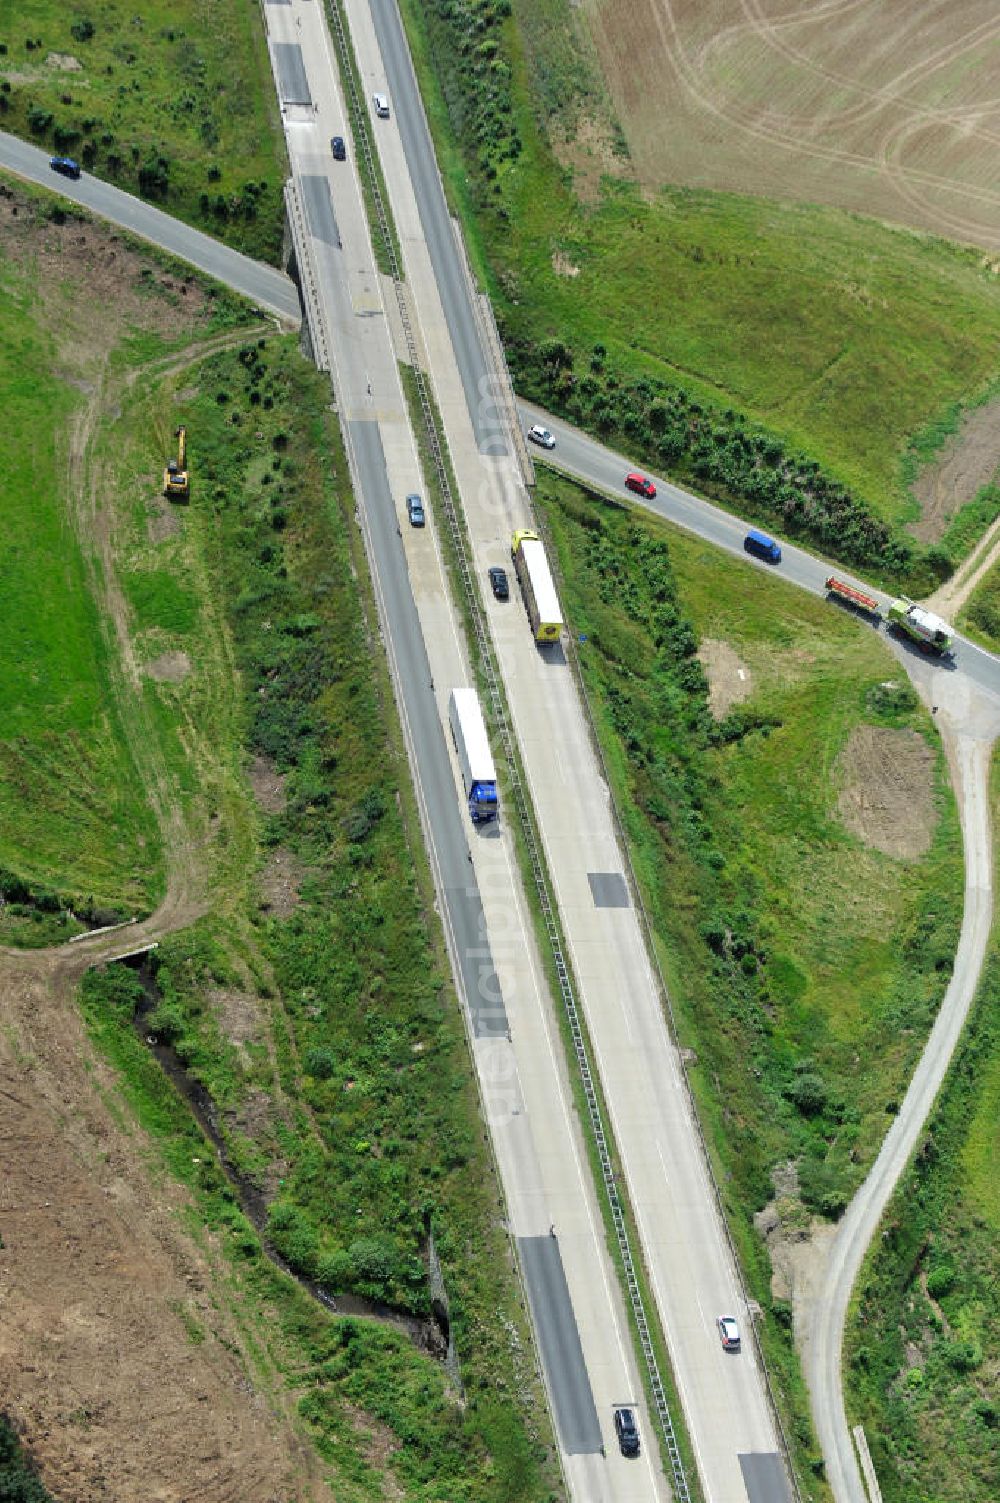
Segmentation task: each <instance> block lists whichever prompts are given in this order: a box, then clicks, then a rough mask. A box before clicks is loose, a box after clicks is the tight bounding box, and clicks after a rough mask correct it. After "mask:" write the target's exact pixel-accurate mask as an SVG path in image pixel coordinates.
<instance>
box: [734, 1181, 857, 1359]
mask: <svg viewBox="0 0 1000 1503" xmlns="http://www.w3.org/2000/svg"><path fill="white" fill-rule="evenodd" d="M772 1181H773V1183H774V1192H775V1194H774V1199H773V1200H771V1201H768V1203H767V1205H766V1206H765V1207H764V1209H763V1210H762V1211H758V1212H757V1214H756V1215H755V1216H754V1219H753V1220H754V1226H755V1227H756V1229H757V1232H758V1235H759V1236H760V1237H761V1239H762V1240H763V1242H764V1243H765V1245H766V1247H767V1250H768V1253H769V1255H770V1258H771V1294H772V1296H773V1297H774V1299H779V1300H785V1301H787V1303H789V1304H790V1305H791V1307H792V1319H793V1325H794V1329H795V1332H796V1334H797V1335H799V1334H800V1333H801V1332H802V1331H804V1330H805V1329H807V1326H808V1319H807V1317H808V1311H809V1307H810V1305H811V1302H812V1300H813V1299H815V1298H816V1296H817V1294H818V1292H819V1289H820V1285H821V1281H822V1276H823V1270H824V1267H825V1265H826V1259H827V1254H828V1250H829V1246H830V1243H831V1241H832V1240H833V1238H834V1237H835V1235H836V1232H837V1228H836V1226H834V1225H833V1224H832V1223H831V1222H829V1221H824V1220H823V1219H822V1218H821V1217H819V1216H812V1215H810V1213H809V1211H807V1210H806V1208H805V1206H804V1205H803V1204H802V1201H801V1200H800V1199H799V1186H798V1174H797V1172H796V1169H795V1165H794V1164H787V1165H778V1166H776V1167H775V1169H774V1171H773V1172H772Z"/></svg>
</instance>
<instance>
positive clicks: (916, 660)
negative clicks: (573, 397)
mask: <svg viewBox="0 0 1000 1503" xmlns="http://www.w3.org/2000/svg"><path fill="white" fill-rule="evenodd" d="M521 416H522V420H523V421H524V423H525V424H526V425H530V424H531V423H535V422H541V423H543V424H544V425H545V426H546V427H548V428H549V429H550V430H551V432H552V433H553V435H554V436H555V437H556V450H555V451H554V452H553V453H552V454H551V455H549V454H546V456H545V458H546V461H547V462H549V461H551V462H552V463H553V465H554V467H556V468H558V469H562V470H564V471H565V472H566V473H567V474H571V475H574V476H576V477H577V478H579V479H582V480H584V481H585V482H586V483H588V484H590V485H593V486H596V487H597V488H598V489H600V490H603V491H607V492H608V493H610V494H611V495H620V496H621V497H622V498H623V499H625V498H628V499H629V500H630V501H632V502H633V503H634V504H636V505H639V506H641V507H643V508H644V509H646V510H649V511H655V512H656V513H657V514H658V515H660V516H663V517H665V518H668V519H669V520H671V521H673V522H676V523H677V524H678V525H680V526H682V527H684V528H685V529H687V530H688V531H690V532H693V533H696V534H697V535H698V536H699V537H703V538H705V539H706V540H707V541H709V542H711V543H713V544H715V545H716V546H718V547H721V548H725V549H726V550H728V551H729V552H731V553H734V554H737V555H738V556H740V557H741V558H743V559H744V560H745V561H746V563H747V566H748V567H752V568H762V569H771V566H769V565H767V564H763V563H761V562H759V561H757V560H752V559H750V558H748V557H747V555H746V554H745V553H744V552H743V537H744V536H745V533H746V524H745V523H744V522H742V521H741V520H740V519H739V518H737V517H734V516H732V515H731V514H729V513H727V512H725V511H723V510H722V509H721V508H719V507H716V506H713V505H711V503H709V502H706V501H703V500H701V499H700V498H698V497H696V496H692V495H691V494H689V493H688V492H686V491H683V490H681V489H680V488H679V487H677V486H674V485H672V484H670V483H669V482H668V481H664V480H663V479H662V478H660V477H658V476H656V475H652V474H651V477H650V478H652V479H653V480H654V482H655V484H656V487H657V495H656V497H655V499H654V500H653V501H645V500H642V499H641V498H639V497H637V496H635V495H633V494H632V493H631V492H627V491H626V490H625V487H624V484H623V481H624V477H625V474H626V473H627V471H628V470H629V469H631V468H634V466H633V465H632V464H631V463H630V462H629V461H628V460H627V459H625V458H624V457H623V456H622V455H618V454H615V453H613V452H612V451H610V450H608V449H606V448H604V447H603V446H602V445H601V444H598V443H597V442H595V441H594V440H592V439H590V438H588V437H587V436H586V435H583V434H580V433H578V432H577V431H576V430H574V429H572V428H570V427H568V426H567V425H565V424H563V423H560V422H559V421H558V420H557V419H555V418H553V417H551V416H550V415H549V414H547V413H544V412H543V411H542V410H541V409H540V408H537V407H535V406H533V405H531V404H529V403H522V404H521ZM771 572H773V573H775V574H776V575H777V576H780V577H781V578H783V579H787V580H789V581H790V582H791V583H794V584H795V585H797V586H799V587H800V588H805V589H808V590H810V591H811V592H812V593H814V594H825V593H826V591H825V586H824V581H825V579H826V578H827V577H828V575H829V574H830V573H831V572H833V570H832V569H831V566H830V565H827V564H824V563H823V562H822V561H821V560H819V559H816V558H814V557H813V556H812V555H810V554H808V553H806V552H804V551H803V550H801V549H798V548H795V547H793V546H791V545H789V544H787V543H785V542H782V562H781V564H780V565H779V566H777V568H773V569H771ZM835 572H836V574H837V576H838V577H839V578H841V579H848V580H850V579H851V576H850V575H849V574H846V573H845V571H844V570H842V569H841V568H840V567H839V566H837V567H836V569H835ZM853 582H854V583H861V582H859V581H856V580H855V581H853ZM861 587H862V588H863V589H865V590H866V591H867V592H869V593H871V594H874V595H876V596H877V597H878V598H879V600H880V602H881V603H882V604H883V605H884V604H885V603H886V602H887V600H888V598H889V597H887V596H885V595H882V594H880V593H879V592H878V591H875V590H872V588H871V586H869V585H867V584H862V586H861ZM831 609H833V610H836V609H839V606H838V605H837V604H836V603H835V602H834V603H831ZM880 630H884V627H883V628H880ZM887 641H888V643H889V645H890V646H891V648H892V650H893V651H894V652H895V653H896V655H897V657H898V658H899V659H900V661H901V663H902V664H903V666H904V667H905V668H906V671H907V672H908V674H909V675H910V677H911V679H912V680H913V682H914V684H915V685H916V687H917V689H918V690H919V691H920V693H921V695H922V697H923V699H924V700H925V702H926V703H927V704H928V705H929V706H931V707H932V708H933V710H934V713H935V714H936V715H937V719H938V725H939V728H940V730H941V733H942V738H943V741H944V745H945V749H946V751H947V753H948V759H949V764H950V767H951V773H952V781H953V784H954V787H955V791H956V796H957V799H958V806H959V813H960V817H961V821H962V831H963V836H964V849H965V906H964V913H963V921H962V930H961V935H960V938H959V946H958V950H957V952H956V956H955V966H954V970H953V973H952V978H951V981H950V983H949V985H948V988H947V991H946V993H945V996H944V998H943V1000H942V1003H941V1007H940V1010H939V1012H938V1016H937V1019H936V1021H935V1024H934V1027H933V1029H932V1031H931V1034H930V1037H929V1038H928V1041H927V1045H926V1047H925V1049H924V1052H923V1054H922V1056H921V1058H920V1062H919V1064H918V1066H917V1069H916V1071H915V1072H914V1076H913V1079H912V1081H911V1082H910V1086H909V1089H908V1090H907V1093H906V1096H905V1097H904V1099H903V1102H902V1104H901V1106H900V1110H899V1112H898V1114H897V1116H896V1117H895V1119H894V1121H893V1124H892V1127H891V1129H890V1131H889V1132H888V1134H887V1135H886V1139H885V1142H884V1143H883V1145H882V1149H881V1151H880V1153H879V1155H878V1158H877V1159H876V1162H875V1164H874V1165H873V1167H872V1169H871V1172H870V1173H869V1175H868V1177H867V1178H866V1180H865V1182H864V1184H863V1185H862V1186H861V1188H860V1189H859V1190H858V1192H857V1194H856V1195H855V1197H854V1199H853V1200H852V1202H851V1204H850V1205H849V1207H848V1209H847V1211H846V1213H845V1215H844V1217H843V1220H842V1221H841V1223H840V1225H839V1227H838V1229H837V1233H836V1236H835V1238H834V1240H833V1242H832V1243H831V1245H830V1248H829V1252H828V1255H827V1259H826V1263H825V1266H824V1269H823V1271H822V1273H821V1274H820V1275H819V1276H818V1277H817V1278H816V1280H815V1281H814V1286H813V1291H812V1294H811V1297H810V1298H809V1299H808V1302H807V1305H808V1308H807V1315H806V1320H805V1323H804V1325H801V1324H797V1328H796V1338H797V1341H798V1344H799V1347H800V1349H801V1350H802V1354H803V1361H804V1370H805V1375H806V1380H807V1383H808V1385H809V1392H810V1399H811V1403H812V1410H813V1418H814V1421H815V1424H816V1430H817V1434H818V1436H819V1439H820V1443H821V1445H822V1448H823V1455H824V1458H825V1460H826V1466H827V1474H828V1477H829V1480H830V1484H831V1487H832V1488H833V1492H834V1496H835V1498H836V1500H837V1503H868V1498H867V1494H866V1491H865V1487H864V1483H863V1481H862V1476H861V1472H860V1469H859V1466H858V1462H857V1458H856V1455H855V1451H854V1444H853V1440H852V1436H851V1433H850V1430H849V1428H848V1424H847V1416H846V1412H845V1408H844V1398H843V1375H842V1368H841V1352H842V1347H843V1337H844V1326H845V1321H846V1318H847V1309H848V1305H849V1303H850V1298H851V1293H852V1290H853V1288H854V1284H855V1281H856V1279H857V1276H858V1273H859V1271H860V1268H861V1264H862V1262H863V1260H864V1256H865V1253H866V1252H867V1250H868V1247H869V1245H870V1243H871V1240H872V1237H873V1236H874V1234H875V1231H876V1229H877V1227H878V1224H879V1221H880V1220H881V1217H882V1215H883V1213H884V1211H885V1208H886V1206H887V1205H888V1203H889V1200H890V1199H891V1196H892V1193H893V1191H894V1189H895V1187H896V1185H897V1183H898V1182H899V1179H900V1178H901V1176H902V1175H903V1173H904V1172H905V1170H906V1166H907V1164H908V1162H909V1160H910V1158H911V1156H912V1154H913V1152H914V1149H915V1148H916V1146H917V1144H918V1142H919V1140H920V1135H921V1133H922V1132H923V1130H924V1127H925V1124H926V1122H927V1119H928V1117H929V1115H930V1112H931V1110H932V1108H933V1104H934V1100H935V1097H936V1095H937V1093H938V1091H939V1089H940V1087H941V1083H942V1082H943V1080H944V1077H945V1074H946V1072H947V1069H948V1066H949V1064H950V1062H951V1059H952V1056H953V1054H954V1051H955V1048H956V1046H957V1044H958V1040H959V1038H960V1036H961V1032H962V1029H963V1027H964V1024H965V1021H966V1018H967V1016H968V1012H969V1008H970V1006H971V1004H972V1001H973V999H974V996H975V992H976V988H977V986H978V983H979V978H980V975H981V973H982V966H983V962H984V960H985V955H986V948H987V945H988V942H989V935H990V928H991V924H992V912H993V891H992V881H993V855H992V837H991V829H990V818H989V768H990V759H991V753H992V745H993V741H994V739H995V738H996V736H997V734H998V733H1000V662H998V660H997V659H996V658H995V657H994V656H993V655H992V654H990V653H987V652H984V651H983V650H982V649H981V648H978V647H976V646H974V645H973V644H972V643H970V642H967V641H964V640H962V639H959V640H958V644H957V647H956V653H955V658H954V660H953V661H951V662H942V661H939V660H936V659H934V658H928V657H927V656H925V655H924V654H922V653H921V652H920V651H919V650H918V649H917V648H916V647H915V645H914V644H912V643H910V642H908V641H906V640H905V639H900V638H898V637H897V636H895V635H892V636H888V637H887Z"/></svg>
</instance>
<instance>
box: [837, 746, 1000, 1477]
mask: <svg viewBox="0 0 1000 1503" xmlns="http://www.w3.org/2000/svg"><path fill="white" fill-rule="evenodd" d="M993 810H994V822H995V821H996V818H997V814H998V813H1000V777H998V775H997V771H996V768H994V776H993ZM998 996H1000V947H998V946H997V943H996V940H994V944H993V950H992V954H991V956H990V959H989V961H988V964H987V967H986V970H985V972H984V975H983V980H982V983H981V985H980V989H979V995H978V998H977V1000H976V1003H975V1007H974V1010H973V1014H972V1018H971V1021H970V1023H969V1026H968V1028H967V1030H966V1034H965V1037H964V1039H963V1040H962V1043H961V1045H960V1047H959V1050H958V1053H957V1054H956V1056H955V1059H954V1061H953V1063H952V1067H951V1070H950V1071H949V1074H948V1077H947V1079H946V1081H945V1084H944V1087H943V1089H942V1092H941V1096H940V1098H939V1099H938V1102H937V1105H936V1107H935V1110H934V1113H933V1115H932V1117H931V1119H930V1121H929V1123H928V1125H927V1128H926V1130H925V1132H924V1136H923V1139H922V1141H921V1144H920V1146H919V1148H918V1150H917V1153H916V1156H915V1158H914V1161H913V1163H912V1165H911V1167H910V1170H909V1172H908V1173H907V1174H906V1175H905V1176H904V1178H903V1180H902V1181H901V1183H900V1185H899V1188H898V1189H897V1191H896V1194H895V1196H894V1197H893V1200H892V1202H891V1204H890V1206H889V1209H888V1211H887V1213H886V1219H885V1227H884V1231H883V1235H882V1237H881V1239H880V1240H879V1241H878V1242H877V1243H876V1246H875V1251H874V1254H873V1255H872V1256H870V1257H869V1258H868V1260H867V1262H866V1264H865V1267H864V1269H863V1270H862V1274H861V1280H860V1285H859V1288H860V1296H859V1301H858V1305H857V1315H856V1319H855V1320H854V1322H853V1324H852V1326H851V1328H850V1331H849V1338H848V1347H847V1357H848V1361H847V1363H846V1364H845V1366H846V1370H847V1390H848V1397H849V1410H850V1413H851V1418H852V1422H853V1421H854V1420H856V1419H860V1420H861V1421H862V1423H863V1424H864V1425H865V1429H866V1432H867V1435H868V1441H869V1445H870V1446H871V1450H872V1456H873V1459H874V1461H875V1469H876V1471H877V1472H878V1476H879V1482H880V1484H881V1488H882V1496H883V1498H884V1499H885V1500H886V1503H979V1500H981V1499H984V1498H996V1497H1000V1399H998V1384H997V1358H996V1352H995V1344H996V1332H997V1331H998V1330H1000V1179H998V1176H997V1147H998V1127H997V1124H998V1122H1000V1005H998V1001H997V998H998Z"/></svg>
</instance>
